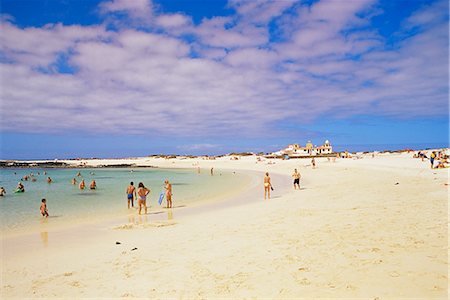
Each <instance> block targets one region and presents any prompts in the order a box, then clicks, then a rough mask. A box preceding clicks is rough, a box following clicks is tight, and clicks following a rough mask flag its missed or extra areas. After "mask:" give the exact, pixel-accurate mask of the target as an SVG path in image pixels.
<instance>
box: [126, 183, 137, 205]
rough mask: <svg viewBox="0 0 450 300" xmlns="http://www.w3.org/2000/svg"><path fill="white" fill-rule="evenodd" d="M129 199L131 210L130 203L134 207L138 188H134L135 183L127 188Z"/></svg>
mask: <svg viewBox="0 0 450 300" xmlns="http://www.w3.org/2000/svg"><path fill="white" fill-rule="evenodd" d="M126 193H127V199H128V209H130V202H131V207H134V198H136V188H135V187H134V183H133V181H132V182H130V185H129V186H128V187H127V191H126Z"/></svg>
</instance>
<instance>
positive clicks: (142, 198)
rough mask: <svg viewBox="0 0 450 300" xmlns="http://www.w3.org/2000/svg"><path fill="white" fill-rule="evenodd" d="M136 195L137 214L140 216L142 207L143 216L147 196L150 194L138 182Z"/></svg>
mask: <svg viewBox="0 0 450 300" xmlns="http://www.w3.org/2000/svg"><path fill="white" fill-rule="evenodd" d="M137 194H138V204H139V214H141V210H142V206H144V208H145V214H147V195H148V194H150V190H149V189H148V188H146V187H145V186H144V184H143V183H142V182H139V185H138V190H137Z"/></svg>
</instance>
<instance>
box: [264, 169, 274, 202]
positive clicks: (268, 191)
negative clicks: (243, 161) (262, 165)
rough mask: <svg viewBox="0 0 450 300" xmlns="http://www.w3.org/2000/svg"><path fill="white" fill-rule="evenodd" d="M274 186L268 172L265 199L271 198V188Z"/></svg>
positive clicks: (265, 182) (265, 179)
mask: <svg viewBox="0 0 450 300" xmlns="http://www.w3.org/2000/svg"><path fill="white" fill-rule="evenodd" d="M271 187H272V183H271V182H270V176H269V173H268V172H266V176H264V199H270V188H271Z"/></svg>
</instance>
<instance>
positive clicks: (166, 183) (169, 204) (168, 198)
mask: <svg viewBox="0 0 450 300" xmlns="http://www.w3.org/2000/svg"><path fill="white" fill-rule="evenodd" d="M164 188H165V189H166V201H167V208H172V184H170V182H169V180H167V179H166V180H165V181H164Z"/></svg>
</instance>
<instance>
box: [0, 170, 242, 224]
mask: <svg viewBox="0 0 450 300" xmlns="http://www.w3.org/2000/svg"><path fill="white" fill-rule="evenodd" d="M78 172H80V173H81V176H77V173H78ZM30 174H33V177H34V178H35V179H36V181H31V180H30V179H29V180H28V181H24V180H22V179H23V177H24V176H26V175H30ZM47 177H50V178H51V179H52V183H47ZM247 177H248V176H247V175H245V174H243V173H239V174H238V173H234V172H230V171H221V170H214V175H213V176H212V175H211V173H210V170H209V169H202V170H201V171H200V173H198V171H197V169H194V168H193V169H159V168H139V169H127V168H117V169H114V168H107V169H98V168H95V169H94V168H93V169H88V168H83V169H73V168H70V169H54V168H51V169H38V168H36V169H31V168H18V169H10V168H6V169H0V186H2V187H4V188H5V189H6V195H5V196H3V197H0V220H1V229H2V232H3V233H5V232H6V233H11V232H13V233H14V232H15V231H17V232H19V231H24V230H25V231H26V230H27V228H31V227H33V226H39V224H40V223H42V221H43V218H42V216H41V214H40V211H39V208H40V205H41V199H43V198H45V199H46V200H47V209H48V212H49V215H50V217H49V219H48V220H50V221H51V223H52V224H53V225H54V226H64V225H65V224H67V223H74V222H75V223H77V222H78V223H83V222H87V221H89V220H90V221H92V220H96V219H99V218H102V217H105V218H106V217H111V216H121V215H126V214H130V213H132V214H135V213H137V212H136V211H135V210H133V209H131V210H129V209H128V208H127V197H126V188H127V186H128V185H129V184H130V182H134V185H135V186H136V187H137V186H138V184H139V182H142V183H143V184H144V185H145V186H146V187H147V188H149V189H150V190H151V193H150V195H149V196H148V197H147V206H150V208H149V211H154V210H158V209H159V210H161V209H162V208H163V207H162V206H164V205H165V204H166V202H165V200H164V201H163V203H162V206H160V205H159V204H158V199H159V196H160V193H161V192H163V191H164V188H163V186H164V180H165V179H168V180H169V181H170V182H171V184H172V189H173V207H174V208H175V209H176V208H182V207H186V206H191V205H196V204H199V203H201V202H202V201H215V200H217V199H220V198H221V196H223V195H224V194H226V193H228V192H230V191H232V190H233V189H236V188H238V187H239V186H242V185H243V184H244V183H245V181H246V180H247ZM73 178H75V179H76V180H77V184H76V185H73V184H72V183H71V181H72V179H73ZM81 179H84V180H85V182H86V189H84V190H80V189H79V187H78V183H79V182H80V181H81ZM92 180H95V181H96V183H97V189H95V190H90V189H89V183H90V182H91V181H92ZM18 182H22V183H23V185H24V186H25V192H24V193H14V191H15V189H16V187H17V184H18ZM134 204H135V206H136V207H137V201H136V200H135V203H134Z"/></svg>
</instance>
